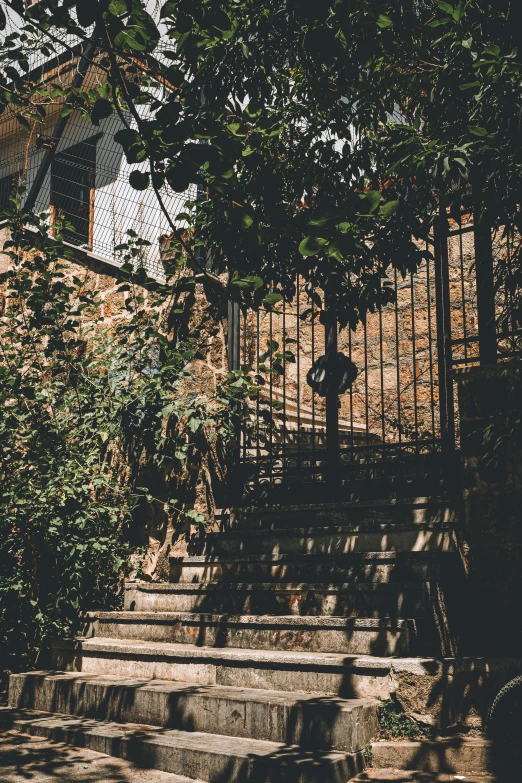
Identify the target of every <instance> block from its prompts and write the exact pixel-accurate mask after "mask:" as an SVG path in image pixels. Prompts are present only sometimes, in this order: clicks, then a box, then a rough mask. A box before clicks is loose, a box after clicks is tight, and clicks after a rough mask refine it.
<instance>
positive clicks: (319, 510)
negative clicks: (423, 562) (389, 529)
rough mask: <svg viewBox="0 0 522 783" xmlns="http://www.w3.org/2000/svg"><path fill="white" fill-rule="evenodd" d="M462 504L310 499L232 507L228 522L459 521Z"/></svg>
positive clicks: (369, 525) (372, 525) (272, 525)
mask: <svg viewBox="0 0 522 783" xmlns="http://www.w3.org/2000/svg"><path fill="white" fill-rule="evenodd" d="M459 519H460V511H459V505H458V503H457V502H455V501H453V500H452V499H451V498H449V499H448V498H440V497H419V498H410V499H400V500H395V501H390V500H377V501H375V500H363V501H357V502H350V501H344V502H342V501H341V502H336V503H308V504H296V505H290V504H289V505H280V506H266V507H259V506H258V507H256V506H252V507H245V508H235V509H233V510H231V512H230V514H229V518H228V524H229V525H230V527H232V528H246V529H249V530H254V529H256V528H260V529H263V530H265V531H266V530H269V529H276V528H277V529H279V528H284V527H307V526H315V525H317V526H329V525H337V526H345V527H348V528H350V527H352V526H358V527H360V526H362V527H363V528H364V529H366V530H369V531H371V530H373V529H376V528H378V526H380V525H388V524H398V525H401V526H405V527H408V526H409V527H413V526H416V525H426V524H428V525H440V524H446V525H457V524H458V522H459Z"/></svg>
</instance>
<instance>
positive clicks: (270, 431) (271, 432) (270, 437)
mask: <svg viewBox="0 0 522 783" xmlns="http://www.w3.org/2000/svg"><path fill="white" fill-rule="evenodd" d="M268 324H269V327H268V328H269V333H270V336H269V338H268V344H269V346H270V424H269V425H268V444H269V452H270V489H273V488H274V374H273V369H274V348H273V340H274V334H273V328H272V327H273V320H272V311H270V314H269V316H268Z"/></svg>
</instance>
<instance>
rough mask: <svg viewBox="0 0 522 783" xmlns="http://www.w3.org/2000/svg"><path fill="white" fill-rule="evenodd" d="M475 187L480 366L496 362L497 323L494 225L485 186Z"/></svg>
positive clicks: (474, 217) (474, 211)
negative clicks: (487, 207)
mask: <svg viewBox="0 0 522 783" xmlns="http://www.w3.org/2000/svg"><path fill="white" fill-rule="evenodd" d="M473 190H474V205H473V222H474V236H475V267H476V269H475V273H476V279H477V318H478V337H479V355H480V363H481V365H484V364H495V363H496V361H497V326H496V313H495V283H494V275H493V242H492V237H491V225H490V223H489V221H488V219H487V209H486V204H485V198H484V191H483V189H482V188H480V187H479V186H477V185H475V186H474V188H473Z"/></svg>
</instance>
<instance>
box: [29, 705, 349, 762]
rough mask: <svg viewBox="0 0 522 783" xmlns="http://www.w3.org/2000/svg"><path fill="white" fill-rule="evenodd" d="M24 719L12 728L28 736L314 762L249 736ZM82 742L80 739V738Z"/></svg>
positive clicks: (60, 718)
mask: <svg viewBox="0 0 522 783" xmlns="http://www.w3.org/2000/svg"><path fill="white" fill-rule="evenodd" d="M22 712H25V713H26V717H15V718H14V721H13V728H14V729H15V730H17V731H22V732H25V733H30V732H31V730H33V731H35V732H37V733H41V734H43V735H44V736H45V735H46V734H51V733H53V732H57V731H58V732H60V731H68V732H74V733H78V734H79V735H83V736H85V735H87V734H98V735H104V736H106V737H110V739H111V740H121V739H128V740H132V742H133V743H134V744H136V743H138V742H139V743H146V744H153V745H163V746H167V747H171V748H176V749H179V750H189V751H190V750H192V751H199V752H201V753H212V754H218V755H221V756H225V757H229V758H230V757H235V758H244V759H247V758H249V757H252V756H258V757H260V756H265V757H267V756H268V757H269V756H271V755H273V754H285V755H288V757H289V758H291V759H292V761H293V762H294V763H295V762H298V761H300V760H301V761H307V760H310V761H314V760H315V759H316V758H317V754H316V753H307V752H306V751H304V750H302V749H301V748H299V747H298V746H295V745H294V746H287V745H285V744H284V743H282V742H270V741H268V740H256V739H250V738H248V737H229V736H226V735H222V734H207V733H203V732H199V731H180V730H178V729H163V728H159V727H158V726H150V725H147V724H137V723H136V724H135V723H125V724H121V723H114V722H113V721H97V720H93V719H92V718H78V717H75V716H71V715H57V714H50V713H43V712H33V711H32V710H27V711H22ZM82 739H83V737H82ZM320 755H321V758H322V759H324V760H330V761H336V760H342V759H344V758H345V757H346V755H347V754H346V753H343V752H342V751H335V750H327V751H324V752H321V754H320Z"/></svg>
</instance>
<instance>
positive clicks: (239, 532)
mask: <svg viewBox="0 0 522 783" xmlns="http://www.w3.org/2000/svg"><path fill="white" fill-rule="evenodd" d="M453 529H454V524H452V523H451V522H418V523H415V522H354V523H349V522H347V523H346V524H344V525H343V524H336V525H331V524H324V525H322V524H316V525H311V524H309V525H306V526H304V525H303V526H296V527H280V528H279V527H271V528H254V529H252V530H250V529H248V528H240V527H235V528H232V529H230V530H222V531H217V530H213V531H210V532H209V533H207V534H206V538H207V539H211V540H214V539H234V538H265V537H268V538H292V537H293V536H310V537H312V538H316V537H320V536H328V535H342V536H349V535H354V536H357V535H359V534H365V533H421V532H424V531H427V532H430V533H431V532H433V533H449V532H452V531H453Z"/></svg>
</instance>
